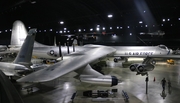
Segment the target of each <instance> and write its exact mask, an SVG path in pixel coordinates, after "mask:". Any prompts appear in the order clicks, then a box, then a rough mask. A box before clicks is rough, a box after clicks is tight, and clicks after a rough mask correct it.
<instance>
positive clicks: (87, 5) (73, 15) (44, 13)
mask: <svg viewBox="0 0 180 103" xmlns="http://www.w3.org/2000/svg"><path fill="white" fill-rule="evenodd" d="M108 15H112V17H111V18H109V17H108ZM15 20H21V21H23V22H24V23H25V25H26V27H31V28H32V27H36V28H38V29H40V30H42V31H43V30H46V31H52V30H53V31H56V33H57V32H58V33H66V34H67V33H72V34H75V33H80V32H81V33H83V32H86V33H87V32H97V31H100V33H103V32H104V31H105V32H106V33H115V34H117V35H121V36H124V35H134V34H135V35H138V36H141V35H140V32H156V31H158V30H161V31H163V32H165V36H164V38H163V39H166V38H168V39H169V37H171V38H175V39H177V40H176V41H179V39H180V36H179V35H178V34H179V33H180V30H179V27H180V1H179V0H1V1H0V31H6V30H7V31H8V30H9V29H10V28H12V23H13V22H14V21H15ZM61 21H63V22H64V24H60V22H61ZM120 29H121V31H119V30H120ZM66 30H67V31H70V32H64V31H66ZM138 38H140V39H141V38H143V37H136V40H137V39H138ZM140 39H138V40H139V41H141V40H140ZM128 40H129V38H128ZM143 40H144V39H143ZM148 40H149V41H150V40H152V39H149V37H148ZM153 40H155V38H154V39H153ZM173 40H174V39H173ZM156 41H158V39H156Z"/></svg>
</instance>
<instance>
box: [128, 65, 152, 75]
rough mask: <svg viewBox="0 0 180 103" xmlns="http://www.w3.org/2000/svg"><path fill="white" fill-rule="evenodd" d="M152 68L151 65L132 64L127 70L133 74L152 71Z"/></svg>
mask: <svg viewBox="0 0 180 103" xmlns="http://www.w3.org/2000/svg"><path fill="white" fill-rule="evenodd" d="M154 67H155V66H154V65H152V64H132V65H131V66H130V67H129V69H130V70H131V71H133V72H138V73H143V72H147V71H152V70H154Z"/></svg>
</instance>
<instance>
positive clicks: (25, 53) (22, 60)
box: [0, 29, 36, 76]
mask: <svg viewBox="0 0 180 103" xmlns="http://www.w3.org/2000/svg"><path fill="white" fill-rule="evenodd" d="M35 33H36V30H35V29H31V30H30V31H29V34H28V35H27V36H26V39H25V41H24V43H23V45H22V47H21V49H20V51H19V53H18V55H17V57H16V58H15V60H14V61H13V62H12V63H8V62H0V70H1V71H2V72H4V74H5V75H7V76H19V74H18V73H20V72H23V71H27V70H30V66H31V65H32V63H31V57H32V50H33V43H34V40H35Z"/></svg>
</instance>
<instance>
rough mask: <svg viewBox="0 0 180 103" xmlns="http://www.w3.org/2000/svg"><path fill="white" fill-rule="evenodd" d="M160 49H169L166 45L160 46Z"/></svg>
mask: <svg viewBox="0 0 180 103" xmlns="http://www.w3.org/2000/svg"><path fill="white" fill-rule="evenodd" d="M159 48H161V49H165V50H166V49H168V48H167V47H166V46H165V45H159Z"/></svg>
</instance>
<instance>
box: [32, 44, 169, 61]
mask: <svg viewBox="0 0 180 103" xmlns="http://www.w3.org/2000/svg"><path fill="white" fill-rule="evenodd" d="M100 46H101V45H85V46H75V50H74V51H73V46H69V50H68V48H67V46H62V47H61V52H62V55H63V56H65V55H68V54H73V53H74V54H78V53H79V54H82V53H83V52H84V51H86V50H90V49H91V48H92V47H100ZM111 47H113V48H114V49H116V52H115V54H114V56H127V57H128V56H138V57H141V56H142V57H144V56H147V55H170V54H172V50H171V49H169V48H167V47H166V46H164V45H158V46H111ZM68 51H69V53H68ZM33 56H36V57H37V58H49V59H57V58H59V47H56V46H44V47H34V49H33Z"/></svg>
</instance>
